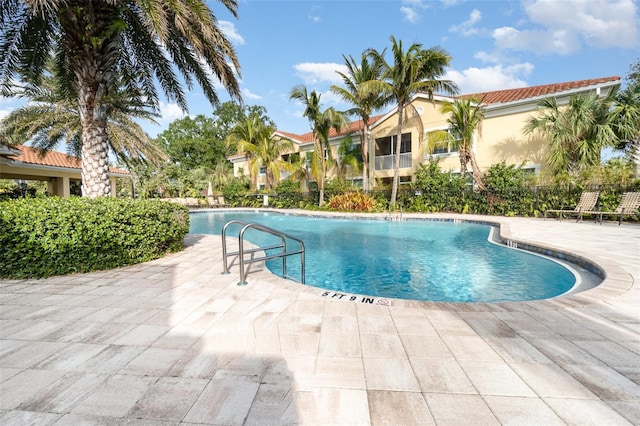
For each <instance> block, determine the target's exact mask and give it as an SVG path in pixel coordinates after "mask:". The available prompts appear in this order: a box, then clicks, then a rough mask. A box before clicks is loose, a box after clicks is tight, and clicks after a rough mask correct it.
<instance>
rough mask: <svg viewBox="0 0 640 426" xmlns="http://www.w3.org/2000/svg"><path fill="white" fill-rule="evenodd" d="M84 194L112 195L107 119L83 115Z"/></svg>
mask: <svg viewBox="0 0 640 426" xmlns="http://www.w3.org/2000/svg"><path fill="white" fill-rule="evenodd" d="M81 120H82V195H83V196H85V197H89V198H96V197H106V196H109V195H111V182H110V181H109V176H108V173H109V136H108V135H107V124H106V122H107V120H106V114H105V117H101V118H98V117H96V116H95V115H94V116H93V117H82V114H81Z"/></svg>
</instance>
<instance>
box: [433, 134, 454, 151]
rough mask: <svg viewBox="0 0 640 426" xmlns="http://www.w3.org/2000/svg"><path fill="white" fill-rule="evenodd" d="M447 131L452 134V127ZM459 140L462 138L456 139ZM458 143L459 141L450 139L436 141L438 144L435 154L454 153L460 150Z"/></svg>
mask: <svg viewBox="0 0 640 426" xmlns="http://www.w3.org/2000/svg"><path fill="white" fill-rule="evenodd" d="M447 133H449V135H451V129H447ZM459 140H460V139H459V138H458V139H456V142H457V141H459ZM457 145H458V144H457V143H454V142H453V141H450V140H446V141H442V142H438V143H436V146H435V147H434V149H433V155H447V154H454V153H456V152H458V148H457Z"/></svg>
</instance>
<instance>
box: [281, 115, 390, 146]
mask: <svg viewBox="0 0 640 426" xmlns="http://www.w3.org/2000/svg"><path fill="white" fill-rule="evenodd" d="M382 117H384V114H380V115H374V116H373V117H370V118H369V126H371V125H373V123H375V122H376V121H378V120H379V119H380V118H382ZM361 128H362V120H356V121H352V122H350V123H349V124H348V125H347V127H345V128H344V129H342V130H341V131H340V132H336V131H335V130H334V129H331V130H329V138H330V139H333V138H335V137H338V136H342V135H348V134H350V133H354V132H358V131H360V129H361ZM277 133H279V134H281V135H283V136H286V137H288V138H290V139H293V140H295V141H298V142H301V143H303V144H304V143H311V142H313V132H308V133H303V134H301V135H298V134H296V133H290V132H285V131H282V130H278V131H277Z"/></svg>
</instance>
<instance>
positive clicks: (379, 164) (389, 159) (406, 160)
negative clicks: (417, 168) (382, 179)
mask: <svg viewBox="0 0 640 426" xmlns="http://www.w3.org/2000/svg"><path fill="white" fill-rule="evenodd" d="M394 159H395V155H379V156H376V158H375V163H376V170H392V169H393V163H394V161H395V160H394ZM412 166H413V164H412V160H411V153H410V152H405V153H403V154H400V168H401V169H406V168H410V167H412Z"/></svg>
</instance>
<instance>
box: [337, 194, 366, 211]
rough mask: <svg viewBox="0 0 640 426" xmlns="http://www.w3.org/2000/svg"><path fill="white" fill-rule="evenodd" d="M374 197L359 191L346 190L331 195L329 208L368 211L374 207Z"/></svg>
mask: <svg viewBox="0 0 640 426" xmlns="http://www.w3.org/2000/svg"><path fill="white" fill-rule="evenodd" d="M375 204H376V202H375V199H374V198H373V197H371V196H370V195H366V194H363V193H361V192H346V193H344V194H340V195H336V196H334V197H331V199H330V200H329V208H330V209H333V210H341V211H358V212H364V211H367V212H370V211H372V210H373V208H374V207H375Z"/></svg>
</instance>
